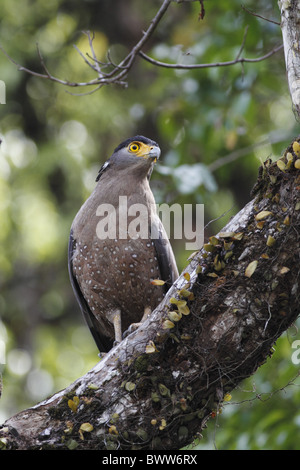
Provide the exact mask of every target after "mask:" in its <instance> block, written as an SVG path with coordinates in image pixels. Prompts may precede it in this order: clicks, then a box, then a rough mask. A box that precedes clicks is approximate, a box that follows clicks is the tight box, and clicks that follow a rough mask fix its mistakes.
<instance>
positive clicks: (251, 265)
mask: <svg viewBox="0 0 300 470" xmlns="http://www.w3.org/2000/svg"><path fill="white" fill-rule="evenodd" d="M257 264H258V261H251V263H249V264H248V266H247V268H246V270H245V276H246V277H251V276H252V274H253V273H254V271H255V270H256V268H257Z"/></svg>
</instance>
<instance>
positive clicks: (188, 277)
mask: <svg viewBox="0 0 300 470" xmlns="http://www.w3.org/2000/svg"><path fill="white" fill-rule="evenodd" d="M183 277H184V278H185V279H186V280H187V281H190V280H191V276H190V275H189V273H184V275H183Z"/></svg>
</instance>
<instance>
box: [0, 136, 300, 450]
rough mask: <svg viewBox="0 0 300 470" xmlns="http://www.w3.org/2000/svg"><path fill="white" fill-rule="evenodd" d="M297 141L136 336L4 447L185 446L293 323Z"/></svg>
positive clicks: (20, 425) (40, 408) (21, 426)
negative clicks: (227, 394)
mask: <svg viewBox="0 0 300 470" xmlns="http://www.w3.org/2000/svg"><path fill="white" fill-rule="evenodd" d="M298 140H299V142H300V139H298ZM299 142H298V141H295V142H293V143H292V144H291V146H289V148H288V149H287V150H286V152H285V154H284V155H283V157H282V158H281V159H280V160H279V161H278V162H275V163H272V162H271V161H270V160H267V161H266V162H265V163H264V164H263V165H262V167H261V168H260V171H259V177H258V181H257V183H256V185H255V188H254V193H253V196H254V198H253V199H252V201H251V202H249V203H248V204H247V205H246V206H245V208H244V209H243V210H242V211H240V212H239V213H238V214H237V215H236V216H235V217H234V218H233V219H232V220H231V221H230V222H229V224H228V225H227V226H226V227H225V228H224V230H223V231H222V232H220V233H219V234H218V235H216V237H212V238H211V239H210V240H209V243H207V244H205V245H204V247H203V249H202V250H200V251H199V252H198V253H197V254H196V255H195V256H194V258H193V259H192V260H191V262H190V264H189V266H188V267H187V269H186V270H185V272H184V273H182V274H181V276H180V278H179V279H178V280H177V281H176V283H175V284H174V286H173V287H172V288H171V289H170V291H169V292H168V294H167V296H166V298H165V299H164V301H163V302H162V304H161V305H160V306H159V307H158V308H157V309H156V310H155V311H154V312H153V314H152V316H151V317H150V318H149V319H148V320H147V321H146V322H145V323H144V324H143V325H142V326H141V327H140V328H139V329H138V330H136V331H135V332H134V333H132V334H131V335H130V336H128V337H127V338H126V339H125V340H123V341H122V343H120V344H119V345H118V346H117V347H115V348H114V349H113V350H111V351H110V352H109V353H108V354H107V355H106V356H105V357H104V358H103V359H102V360H101V361H100V362H99V363H98V364H97V365H96V366H95V367H94V368H93V369H92V370H91V371H90V372H88V373H87V374H86V375H85V376H84V377H82V378H80V379H78V380H77V381H76V382H74V383H73V384H72V385H70V386H69V387H68V388H67V389H65V390H63V391H61V392H59V393H57V394H55V395H53V396H52V397H51V398H49V399H47V400H45V401H43V402H42V403H39V404H38V405H36V406H34V407H32V408H30V409H27V410H25V411H22V412H20V413H18V414H17V415H15V416H13V417H11V418H10V419H8V420H7V421H6V423H5V424H4V425H2V427H1V430H0V438H1V441H0V442H1V444H2V446H3V447H5V448H7V449H49V448H50V449H73V448H76V449H102V450H104V449H131V450H132V449H147V450H151V449H160V450H162V449H168V450H171V449H179V448H181V447H182V446H184V445H187V444H189V443H191V442H192V441H193V439H194V438H195V436H197V435H198V434H199V433H200V432H201V431H202V430H203V428H204V427H205V423H206V422H207V420H208V419H209V418H210V417H211V416H212V415H213V414H215V413H217V412H218V410H219V409H220V407H221V406H222V401H223V399H224V396H225V395H226V393H228V392H230V391H231V390H232V389H234V388H235V387H236V386H237V384H239V383H240V382H241V381H242V380H243V379H244V378H246V377H248V376H250V375H251V374H253V373H254V371H255V370H256V369H257V368H258V367H259V366H260V365H261V364H262V363H264V362H265V361H266V360H267V358H268V357H269V356H270V355H271V348H272V345H273V344H274V342H275V341H276V339H277V338H278V337H279V336H280V335H281V334H282V332H283V331H285V330H286V329H287V328H288V327H289V326H290V325H291V324H292V322H293V321H294V320H295V319H296V317H297V315H298V311H299V229H300V158H299V159H298V156H299V157H300V144H299ZM179 301H180V302H179Z"/></svg>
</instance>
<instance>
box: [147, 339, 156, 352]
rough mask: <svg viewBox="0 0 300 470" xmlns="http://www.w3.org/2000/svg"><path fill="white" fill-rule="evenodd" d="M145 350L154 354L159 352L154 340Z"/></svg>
mask: <svg viewBox="0 0 300 470" xmlns="http://www.w3.org/2000/svg"><path fill="white" fill-rule="evenodd" d="M145 352H146V354H153V353H155V352H158V350H157V348H156V346H155V344H154V343H153V341H150V342H149V343H148V344H147V346H146V349H145Z"/></svg>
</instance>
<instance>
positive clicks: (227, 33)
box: [0, 0, 300, 449]
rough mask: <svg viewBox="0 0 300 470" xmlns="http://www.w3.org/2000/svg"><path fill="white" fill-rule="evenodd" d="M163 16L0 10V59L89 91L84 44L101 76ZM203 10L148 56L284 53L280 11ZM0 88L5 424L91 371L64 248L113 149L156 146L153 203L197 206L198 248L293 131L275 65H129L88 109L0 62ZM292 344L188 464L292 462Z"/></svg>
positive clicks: (230, 5)
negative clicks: (270, 454) (240, 452)
mask: <svg viewBox="0 0 300 470" xmlns="http://www.w3.org/2000/svg"><path fill="white" fill-rule="evenodd" d="M160 3H161V2H159V1H158V0H153V1H151V2H147V3H145V2H140V1H138V0H128V1H126V2H124V1H123V0H114V2H113V6H112V2H111V1H109V0H101V1H98V0H87V1H77V0H76V1H70V0H69V1H66V0H49V1H48V2H43V1H42V0H36V1H35V2H33V1H30V0H24V1H22V2H18V1H17V0H2V2H1V13H0V44H1V46H2V47H3V49H4V50H5V51H6V53H7V54H9V56H10V57H11V58H13V59H14V60H15V61H16V62H17V63H19V64H22V65H23V66H25V67H27V68H29V69H31V70H35V71H38V72H40V73H43V72H44V71H43V69H42V66H41V63H40V57H39V55H38V53H37V47H36V44H37V43H38V45H39V50H40V51H41V52H42V54H43V57H44V60H45V62H46V63H47V68H48V69H49V70H50V71H51V73H52V74H53V75H55V76H57V77H60V78H63V79H66V80H70V81H81V82H84V81H88V80H90V79H92V78H93V73H92V70H91V69H90V68H89V67H87V66H86V64H85V62H84V60H83V58H82V56H81V55H80V54H79V53H78V50H77V49H76V48H78V49H79V50H80V51H81V52H82V54H83V55H85V54H86V52H89V50H90V49H89V40H88V36H87V35H86V34H85V33H84V31H87V30H90V31H91V32H94V35H95V36H94V41H93V46H94V49H95V52H96V54H97V57H98V59H100V60H103V61H105V60H106V57H107V51H108V50H109V51H110V57H111V58H113V60H114V61H115V62H117V61H118V60H121V59H122V57H123V56H125V55H126V54H127V53H128V51H129V50H130V48H131V47H132V46H133V45H134V44H135V43H136V42H137V41H138V40H139V39H140V37H141V35H142V31H143V30H144V29H145V28H146V27H147V26H148V25H149V22H150V21H151V19H152V18H153V16H154V15H155V13H156V11H157V9H158V7H159V5H160ZM204 6H205V16H204V18H203V19H200V18H199V14H200V13H201V8H202V7H201V5H200V3H198V2H193V3H178V4H177V3H175V2H174V4H173V5H172V7H171V8H170V9H169V10H168V13H167V14H166V16H165V17H164V19H163V21H162V22H161V23H160V24H159V26H158V29H157V30H156V32H155V34H154V35H153V36H152V38H151V41H150V43H149V44H147V53H148V54H149V55H151V57H155V58H156V59H157V60H160V61H166V62H172V63H176V62H178V63H185V64H193V63H218V62H223V61H227V60H232V59H234V58H236V57H237V55H239V54H240V55H241V56H243V57H247V58H258V57H262V56H264V55H265V54H267V53H268V52H270V51H273V50H274V48H276V47H277V46H278V45H280V44H281V42H282V37H281V30H280V26H279V25H278V24H276V22H279V21H280V12H279V9H278V6H277V2H272V1H270V0H261V1H260V2H254V1H251V0H249V1H245V2H244V4H243V6H244V7H242V6H241V3H240V1H238V0H232V1H231V2H219V1H217V0H209V1H208V0H207V1H206V2H204ZM249 10H251V11H252V12H253V11H255V12H256V13H257V14H259V15H261V16H262V17H265V18H268V19H271V20H273V21H274V22H270V21H266V20H265V19H263V18H261V17H258V16H254V15H253V14H251V13H250V12H249ZM200 16H201V15H200ZM74 45H76V48H74V47H73V46H74ZM0 79H1V80H2V81H3V82H4V83H5V85H6V104H1V105H0V136H1V139H2V145H1V149H0V248H1V249H0V318H1V321H0V341H2V344H4V343H5V364H3V365H2V376H3V393H2V397H1V400H0V422H3V421H4V420H5V419H6V418H8V417H9V416H11V415H13V414H14V413H16V412H17V411H19V410H22V409H24V408H26V407H29V406H32V405H33V404H35V403H36V402H38V401H40V400H42V399H44V398H45V397H47V396H49V395H50V394H52V393H54V392H55V391H58V390H60V389H62V388H64V387H66V386H67V385H68V384H69V383H71V382H72V381H73V380H75V379H77V378H78V377H79V376H80V375H83V374H85V373H86V372H87V371H88V370H89V369H91V368H92V367H93V366H94V365H95V364H96V363H97V360H98V357H97V350H96V346H95V344H94V342H93V339H92V337H91V335H90V333H89V331H88V328H87V327H86V325H85V324H84V321H83V319H82V318H81V314H80V311H79V308H78V306H77V304H76V301H75V298H74V296H73V292H72V290H71V286H70V283H69V279H68V270H67V244H68V237H69V229H70V225H71V222H72V220H73V218H74V216H75V214H76V212H77V210H78V209H79V207H80V206H81V204H82V203H83V201H84V200H85V199H86V198H87V197H88V195H89V194H90V192H91V191H92V189H93V188H94V185H95V177H96V175H97V172H98V170H99V167H100V165H101V164H102V163H103V162H104V161H105V160H106V159H107V158H108V157H109V156H110V154H111V153H112V150H113V149H114V148H115V147H116V146H117V145H118V144H119V142H120V141H121V140H123V139H125V138H127V137H129V136H132V135H135V134H143V135H146V136H147V137H150V138H152V139H154V140H156V141H157V142H158V143H159V144H160V146H161V149H162V158H161V161H160V163H159V164H158V165H156V168H155V171H154V173H153V175H152V179H151V181H152V188H153V191H154V194H155V197H156V201H157V202H158V203H162V202H167V203H168V204H173V203H179V204H181V205H183V204H197V203H198V204H204V205H205V222H206V223H209V222H210V221H213V220H214V219H217V220H215V221H214V222H211V223H210V224H209V225H208V226H207V229H206V237H208V236H210V235H213V234H215V233H217V232H218V231H219V230H220V229H221V228H222V227H223V226H224V225H225V224H226V222H227V221H228V220H229V218H230V217H231V216H232V215H234V214H235V213H236V212H238V210H239V209H241V208H242V207H243V206H244V205H245V203H246V202H248V201H249V200H250V191H251V188H252V186H253V184H254V183H255V180H256V177H257V172H258V168H259V166H260V163H261V162H262V161H264V160H265V159H266V158H268V157H270V158H272V159H277V158H278V157H279V156H280V155H281V152H282V151H283V149H285V147H286V146H287V144H288V143H289V142H290V141H291V140H292V139H293V138H294V137H295V136H297V135H298V133H299V123H298V122H297V121H296V118H295V116H294V113H293V110H292V106H291V100H290V95H289V91H288V84H287V80H286V69H285V63H284V55H283V50H281V51H279V52H277V53H276V54H273V55H271V56H270V57H269V58H268V59H266V60H263V61H259V62H254V63H244V64H235V65H232V66H228V67H219V66H214V67H210V68H205V69H195V70H174V69H166V68H163V67H156V66H153V65H151V64H149V63H148V62H146V61H145V60H143V59H142V58H139V59H138V60H137V61H136V62H135V64H134V66H133V68H132V69H131V71H130V73H129V76H128V80H127V83H128V86H127V88H124V87H120V86H117V85H113V86H105V87H103V88H101V89H100V90H98V91H96V92H95V93H93V94H90V92H91V91H92V90H91V88H90V87H85V88H84V89H74V88H73V89H70V88H66V87H63V86H62V85H60V84H58V83H54V82H51V81H48V80H43V79H41V78H38V77H36V76H33V75H31V74H28V73H25V72H22V71H19V70H18V68H17V67H16V65H15V64H13V63H12V62H11V61H10V60H9V59H8V58H7V56H6V55H5V54H4V53H1V54H0ZM77 93H79V94H82V93H83V94H84V95H83V96H76V94H77ZM74 95H75V96H74ZM223 214H225V215H223ZM222 215H223V217H221V216H222ZM172 244H173V248H174V251H175V254H176V259H177V262H178V266H179V270H180V271H181V270H182V269H183V268H184V267H185V266H186V265H187V263H188V261H187V258H188V257H189V255H190V254H191V253H190V252H187V251H186V250H185V243H184V240H172ZM298 326H299V323H298ZM297 340H300V333H299V332H298V329H297V323H296V324H295V326H293V327H291V328H290V329H289V330H288V331H287V332H286V333H285V334H284V335H283V336H282V337H281V338H280V339H279V340H278V341H277V343H276V345H275V352H274V354H273V356H272V358H271V359H269V360H268V361H267V363H266V364H264V365H263V366H262V367H261V368H260V369H259V370H258V372H257V373H256V374H255V375H254V376H253V377H251V378H249V379H248V380H246V381H244V382H243V383H242V385H241V387H239V389H237V390H236V391H235V392H234V393H233V394H232V398H231V400H230V401H229V402H228V403H227V404H226V406H224V408H223V412H222V414H220V415H218V416H217V417H216V418H215V419H213V420H211V421H210V423H209V426H208V429H207V430H206V432H205V434H204V437H203V439H202V440H201V441H200V442H199V443H198V448H199V449H202V448H218V449H299V438H298V436H299V427H300V412H299V399H300V390H299V378H298V379H297V376H298V373H299V364H297V360H295V358H296V359H298V356H297V355H295V354H294V353H295V349H294V348H293V346H294V345H295V343H294V342H295V341H297ZM293 358H294V359H293Z"/></svg>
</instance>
